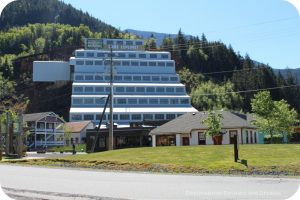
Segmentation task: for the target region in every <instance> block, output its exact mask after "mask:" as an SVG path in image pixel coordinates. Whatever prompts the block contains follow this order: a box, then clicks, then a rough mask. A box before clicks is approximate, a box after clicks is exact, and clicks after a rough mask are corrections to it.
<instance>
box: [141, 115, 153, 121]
mask: <svg viewBox="0 0 300 200" xmlns="http://www.w3.org/2000/svg"><path fill="white" fill-rule="evenodd" d="M143 119H144V120H153V115H152V114H144V115H143Z"/></svg>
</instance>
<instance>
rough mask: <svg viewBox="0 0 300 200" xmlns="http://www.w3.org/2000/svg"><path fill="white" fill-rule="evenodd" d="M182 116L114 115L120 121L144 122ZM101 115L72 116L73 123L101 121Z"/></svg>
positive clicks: (105, 117)
mask: <svg viewBox="0 0 300 200" xmlns="http://www.w3.org/2000/svg"><path fill="white" fill-rule="evenodd" d="M181 115H182V114H114V115H113V119H114V120H118V121H142V120H172V119H175V118H176V117H179V116H181ZM101 117H102V115H101V114H96V115H94V114H83V115H82V114H72V115H71V120H72V121H80V120H91V121H94V120H100V119H101ZM102 120H103V121H107V120H109V114H105V115H103V119H102Z"/></svg>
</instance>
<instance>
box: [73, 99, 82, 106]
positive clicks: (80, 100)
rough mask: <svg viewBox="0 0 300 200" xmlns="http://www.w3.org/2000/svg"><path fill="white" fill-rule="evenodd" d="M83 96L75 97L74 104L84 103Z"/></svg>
mask: <svg viewBox="0 0 300 200" xmlns="http://www.w3.org/2000/svg"><path fill="white" fill-rule="evenodd" d="M82 102H83V101H82V98H74V99H73V104H74V105H80V104H82Z"/></svg>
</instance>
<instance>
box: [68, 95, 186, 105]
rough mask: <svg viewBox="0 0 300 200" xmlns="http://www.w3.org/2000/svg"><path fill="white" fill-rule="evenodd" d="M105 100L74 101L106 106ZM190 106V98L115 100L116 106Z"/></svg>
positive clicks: (86, 99) (77, 103)
mask: <svg viewBox="0 0 300 200" xmlns="http://www.w3.org/2000/svg"><path fill="white" fill-rule="evenodd" d="M105 101H106V99H105V98H78V97H75V98H73V99H72V103H73V105H104V104H105ZM149 104H150V105H178V104H181V105H190V99H189V98H180V99H178V98H138V99H137V98H114V105H149Z"/></svg>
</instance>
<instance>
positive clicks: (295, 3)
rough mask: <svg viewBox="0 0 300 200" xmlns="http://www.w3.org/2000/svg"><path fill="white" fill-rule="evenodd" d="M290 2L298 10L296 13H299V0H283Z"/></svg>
mask: <svg viewBox="0 0 300 200" xmlns="http://www.w3.org/2000/svg"><path fill="white" fill-rule="evenodd" d="M285 1H287V2H289V3H290V4H292V5H293V6H294V7H295V8H296V9H297V11H298V14H299V15H300V0H285Z"/></svg>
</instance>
